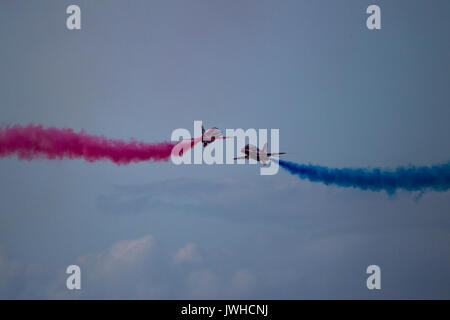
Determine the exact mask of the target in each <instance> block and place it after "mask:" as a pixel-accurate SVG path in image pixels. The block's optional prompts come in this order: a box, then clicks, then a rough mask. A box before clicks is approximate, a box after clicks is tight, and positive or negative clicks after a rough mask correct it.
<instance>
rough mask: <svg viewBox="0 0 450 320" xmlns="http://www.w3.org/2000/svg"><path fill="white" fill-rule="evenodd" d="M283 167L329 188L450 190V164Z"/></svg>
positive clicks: (291, 164)
mask: <svg viewBox="0 0 450 320" xmlns="http://www.w3.org/2000/svg"><path fill="white" fill-rule="evenodd" d="M277 161H278V162H279V164H280V166H281V167H282V168H283V169H285V170H287V171H289V172H290V173H291V174H293V175H297V176H299V177H300V178H301V179H308V180H309V181H312V182H322V183H324V184H326V185H336V186H339V187H347V188H348V187H353V188H357V189H362V190H372V191H381V190H385V191H386V192H387V193H389V194H393V193H395V191H396V190H398V189H403V190H408V191H425V190H433V191H446V190H448V189H450V162H449V163H445V164H440V165H435V166H432V167H407V168H403V167H400V168H397V169H395V170H383V169H379V168H375V169H350V168H344V169H336V168H328V167H322V166H315V165H311V164H308V165H305V164H298V163H294V162H289V161H283V160H277Z"/></svg>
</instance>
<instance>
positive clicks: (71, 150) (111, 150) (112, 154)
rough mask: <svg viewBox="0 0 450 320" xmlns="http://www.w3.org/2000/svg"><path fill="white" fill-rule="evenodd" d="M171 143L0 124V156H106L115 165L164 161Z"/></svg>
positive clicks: (95, 157) (94, 159) (168, 153)
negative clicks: (124, 139)
mask: <svg viewBox="0 0 450 320" xmlns="http://www.w3.org/2000/svg"><path fill="white" fill-rule="evenodd" d="M173 147H174V144H173V143H170V142H162V143H155V144H150V143H144V142H138V141H135V140H131V141H130V142H126V141H122V140H111V139H107V138H106V137H104V136H94V135H88V134H86V133H85V132H84V131H83V130H82V131H81V132H79V133H76V132H74V131H73V130H72V129H57V128H53V127H50V128H44V127H43V126H42V125H34V124H30V125H28V126H26V127H23V126H19V125H15V126H12V127H10V126H1V127H0V157H8V156H11V155H17V156H18V158H19V159H26V160H32V159H37V158H45V159H78V158H83V159H85V160H86V161H89V162H94V161H99V160H110V161H112V162H114V163H116V164H118V165H120V164H128V163H130V162H140V161H149V160H153V161H167V160H168V159H169V157H170V153H171V151H172V148H173Z"/></svg>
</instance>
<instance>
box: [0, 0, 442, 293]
mask: <svg viewBox="0 0 450 320" xmlns="http://www.w3.org/2000/svg"><path fill="white" fill-rule="evenodd" d="M71 4H77V5H79V6H80V8H81V30H67V28H66V18H67V16H68V15H67V14H66V8H67V7H68V6H69V5H71ZM371 4H377V5H379V6H380V8H381V24H382V28H381V30H368V29H367V27H366V19H367V17H368V15H367V14H366V8H367V7H368V6H369V5H371ZM449 10H450V3H449V2H448V1H444V0H435V1H433V3H432V4H431V3H430V2H429V1H424V0H420V1H413V0H409V1H404V0H398V1H395V2H394V1H375V0H373V1H364V0H362V1H361V0H346V1H331V0H329V1H313V0H305V1H299V0H295V1H291V0H285V1H282V2H274V1H266V0H262V1H261V0H258V1H257V0H239V1H218V0H213V1H202V0H191V1H181V0H170V1H162V0H161V1H144V0H135V1H132V2H130V1H123V0H121V1H119V0H114V1H112V0H109V1H106V0H97V1H75V0H73V1H66V0H64V1H57V0H51V1H50V0H39V1H32V2H31V1H24V0H16V1H13V0H4V1H2V2H1V3H0V40H1V50H0V99H1V100H0V123H1V124H21V125H27V124H29V123H40V124H43V125H44V126H55V127H58V128H65V127H68V128H73V129H74V130H81V129H84V130H86V132H88V133H90V134H98V135H105V136H107V137H109V138H115V139H124V140H129V139H131V138H135V139H137V140H140V141H145V142H160V141H167V140H169V139H170V135H171V133H172V131H173V130H174V129H176V128H187V129H189V130H191V131H193V123H194V120H202V121H203V123H204V125H205V127H207V128H208V127H212V126H217V127H219V128H220V129H222V130H224V129H226V128H244V129H247V128H268V129H270V128H277V129H279V130H280V151H284V152H286V153H287V154H286V156H285V159H287V160H289V161H295V162H298V163H312V164H317V165H324V166H330V167H336V168H341V167H358V168H373V167H386V168H395V167H397V166H407V165H411V164H412V165H433V164H438V163H445V162H448V161H449V160H450V148H449V146H450V145H449V141H450V140H449V138H450V129H449V126H448V119H449V118H450V108H448V106H449V103H448V101H449V99H450V94H449V92H450V91H449V90H448V80H449V78H448V77H449V74H450V63H449V59H448V53H449V50H450V46H449V42H448V31H449V30H450V21H449V20H448V12H449ZM0 177H1V178H0V298H2V299H79V298H82V299H108V298H110V299H205V298H206V299H224V298H233V299H312V298H313V299H315V298H317V299H380V298H385V299H392V298H397V299H413V298H415V299H430V298H436V299H448V298H450V272H449V270H450V192H448V191H447V192H424V193H417V192H404V191H399V192H397V193H395V194H394V195H389V194H387V193H386V192H372V191H361V190H356V189H352V188H339V187H335V186H325V185H322V184H316V183H311V182H309V181H303V180H299V179H298V178H297V177H295V176H291V175H290V174H289V173H287V172H285V171H283V170H280V172H279V173H278V174H277V175H274V176H261V175H260V174H259V168H258V167H257V165H239V166H238V165H211V166H208V165H181V166H175V165H173V164H172V163H171V162H170V161H169V162H159V163H153V162H148V163H138V164H131V165H128V166H117V165H115V164H112V163H109V162H96V163H88V162H85V161H83V160H70V161H49V160H37V161H32V162H29V161H23V160H18V159H17V158H15V157H10V158H3V159H0ZM72 264H76V265H79V266H80V268H81V273H82V278H81V279H82V280H81V282H82V289H81V290H68V289H67V288H66V278H67V277H68V275H67V274H66V273H65V270H66V268H67V266H69V265H72ZM373 264H375V265H378V266H380V269H381V290H368V289H367V287H366V279H367V277H368V276H369V275H368V274H366V268H367V267H368V266H369V265H373Z"/></svg>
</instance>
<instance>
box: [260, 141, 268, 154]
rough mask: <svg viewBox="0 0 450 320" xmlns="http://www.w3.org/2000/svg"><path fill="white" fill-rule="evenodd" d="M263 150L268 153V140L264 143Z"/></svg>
mask: <svg viewBox="0 0 450 320" xmlns="http://www.w3.org/2000/svg"><path fill="white" fill-rule="evenodd" d="M261 152H262V153H266V152H267V142H266V143H264V146H263V148H262V149H261Z"/></svg>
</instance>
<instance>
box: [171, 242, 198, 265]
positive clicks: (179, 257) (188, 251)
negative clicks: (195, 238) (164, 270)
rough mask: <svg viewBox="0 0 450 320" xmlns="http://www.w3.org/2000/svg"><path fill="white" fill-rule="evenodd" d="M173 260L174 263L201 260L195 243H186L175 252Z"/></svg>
mask: <svg viewBox="0 0 450 320" xmlns="http://www.w3.org/2000/svg"><path fill="white" fill-rule="evenodd" d="M173 260H174V262H175V263H183V262H190V263H193V262H199V261H200V260H201V257H200V254H199V252H198V249H197V246H196V245H195V243H188V244H186V245H185V246H184V247H182V248H180V249H179V250H178V251H177V252H176V253H175V255H174V258H173Z"/></svg>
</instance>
